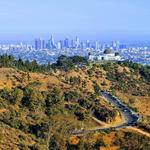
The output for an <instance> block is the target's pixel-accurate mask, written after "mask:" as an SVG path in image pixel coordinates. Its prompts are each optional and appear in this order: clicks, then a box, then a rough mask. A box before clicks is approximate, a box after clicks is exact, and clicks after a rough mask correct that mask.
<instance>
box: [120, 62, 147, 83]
mask: <svg viewBox="0 0 150 150" xmlns="http://www.w3.org/2000/svg"><path fill="white" fill-rule="evenodd" d="M119 64H120V65H122V66H126V67H129V68H132V69H134V70H135V71H138V72H139V73H140V75H141V76H142V77H143V78H144V79H145V80H146V81H148V82H150V66H143V65H141V64H137V63H134V62H132V61H125V62H120V63H119Z"/></svg>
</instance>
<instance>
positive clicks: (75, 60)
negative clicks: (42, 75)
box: [52, 55, 88, 71]
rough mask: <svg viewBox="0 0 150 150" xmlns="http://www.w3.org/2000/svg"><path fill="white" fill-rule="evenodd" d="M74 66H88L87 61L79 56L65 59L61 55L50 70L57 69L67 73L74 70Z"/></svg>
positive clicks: (65, 57)
mask: <svg viewBox="0 0 150 150" xmlns="http://www.w3.org/2000/svg"><path fill="white" fill-rule="evenodd" d="M76 65H78V66H82V65H88V60H87V59H86V58H84V57H81V56H73V57H67V56H64V55H62V56H60V57H59V58H58V61H57V63H56V64H53V65H52V68H58V69H63V70H65V71H68V70H71V69H74V68H75V66H76Z"/></svg>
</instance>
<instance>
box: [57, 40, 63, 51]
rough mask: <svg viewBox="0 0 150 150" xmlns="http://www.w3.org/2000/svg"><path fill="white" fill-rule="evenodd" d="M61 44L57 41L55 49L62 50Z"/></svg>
mask: <svg viewBox="0 0 150 150" xmlns="http://www.w3.org/2000/svg"><path fill="white" fill-rule="evenodd" d="M61 44H62V43H61V41H59V42H57V49H59V50H60V49H62V45H61Z"/></svg>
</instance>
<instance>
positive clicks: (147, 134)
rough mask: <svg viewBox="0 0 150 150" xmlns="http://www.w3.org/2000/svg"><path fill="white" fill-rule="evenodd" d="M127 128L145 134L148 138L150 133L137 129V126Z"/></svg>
mask: <svg viewBox="0 0 150 150" xmlns="http://www.w3.org/2000/svg"><path fill="white" fill-rule="evenodd" d="M128 129H131V130H133V131H136V132H138V133H141V134H143V135H145V136H147V137H149V138H150V133H148V132H146V131H143V130H141V129H138V128H136V127H128Z"/></svg>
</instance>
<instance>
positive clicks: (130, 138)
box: [114, 132, 150, 150]
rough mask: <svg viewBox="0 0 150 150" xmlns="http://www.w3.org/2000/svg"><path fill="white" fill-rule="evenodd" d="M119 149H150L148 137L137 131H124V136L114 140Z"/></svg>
mask: <svg viewBox="0 0 150 150" xmlns="http://www.w3.org/2000/svg"><path fill="white" fill-rule="evenodd" d="M114 144H115V145H117V146H119V147H120V149H124V150H125V149H127V150H133V149H134V150H148V149H150V142H149V138H148V137H146V136H143V135H140V134H137V133H132V132H125V133H124V137H119V138H117V139H116V140H115V142H114Z"/></svg>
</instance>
